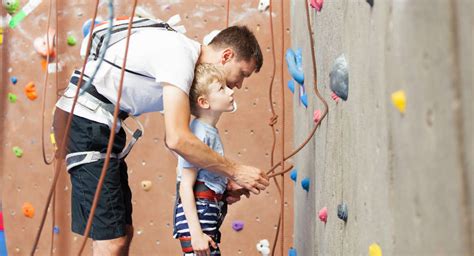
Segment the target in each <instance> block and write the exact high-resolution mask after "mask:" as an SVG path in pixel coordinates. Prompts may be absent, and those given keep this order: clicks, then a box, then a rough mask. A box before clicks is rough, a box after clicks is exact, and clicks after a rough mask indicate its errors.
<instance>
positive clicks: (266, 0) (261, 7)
mask: <svg viewBox="0 0 474 256" xmlns="http://www.w3.org/2000/svg"><path fill="white" fill-rule="evenodd" d="M269 7H270V0H260V1H259V2H258V8H257V9H258V11H259V12H265V11H267V10H268V8H269Z"/></svg>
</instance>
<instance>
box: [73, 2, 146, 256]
mask: <svg viewBox="0 0 474 256" xmlns="http://www.w3.org/2000/svg"><path fill="white" fill-rule="evenodd" d="M137 2H138V0H134V1H133V7H132V14H131V15H130V21H129V22H128V29H127V38H126V43H125V55H124V57H123V63H122V69H121V73H120V82H119V88H118V95H117V103H116V104H115V109H114V121H113V123H112V127H111V129H110V137H109V143H108V145H107V152H106V157H105V162H104V166H103V167H102V171H101V174H100V178H99V183H98V184H97V189H96V191H95V195H94V200H93V201H92V208H91V211H90V213H89V216H88V219H87V225H86V230H85V231H84V240H83V241H82V245H81V248H80V250H79V253H78V255H81V254H82V251H83V250H84V247H85V246H86V242H87V239H88V237H89V231H90V229H91V226H92V220H93V219H94V213H95V209H96V207H97V203H98V202H99V198H100V192H101V190H102V185H103V184H104V179H105V174H106V173H107V168H108V167H109V162H110V154H111V153H112V146H113V144H114V139H115V129H116V128H117V119H118V113H119V111H120V99H121V98H122V88H123V78H124V75H125V67H126V65H127V56H128V47H129V43H130V34H131V31H132V24H133V17H134V16H135V9H136V8H137ZM91 31H92V30H91ZM91 38H92V36H91Z"/></svg>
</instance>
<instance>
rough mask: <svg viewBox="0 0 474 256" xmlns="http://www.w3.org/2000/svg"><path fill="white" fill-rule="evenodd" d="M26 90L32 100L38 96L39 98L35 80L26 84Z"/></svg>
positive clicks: (27, 95)
mask: <svg viewBox="0 0 474 256" xmlns="http://www.w3.org/2000/svg"><path fill="white" fill-rule="evenodd" d="M24 92H25V95H26V97H28V99H30V100H35V99H36V98H38V94H37V93H36V86H35V84H34V83H33V82H29V83H28V84H27V85H26V86H25V88H24Z"/></svg>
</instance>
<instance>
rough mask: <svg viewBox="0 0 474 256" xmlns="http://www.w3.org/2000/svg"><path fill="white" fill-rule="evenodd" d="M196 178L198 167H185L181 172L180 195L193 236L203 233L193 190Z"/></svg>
mask: <svg viewBox="0 0 474 256" xmlns="http://www.w3.org/2000/svg"><path fill="white" fill-rule="evenodd" d="M196 178H197V170H196V168H184V169H183V171H182V172H181V183H180V185H179V195H180V197H181V203H182V204H183V210H184V216H186V220H187V221H188V226H189V233H191V237H196V236H198V235H200V234H201V233H202V230H201V225H200V224H199V219H198V214H197V208H196V199H195V198H194V191H193V187H194V183H195V182H196Z"/></svg>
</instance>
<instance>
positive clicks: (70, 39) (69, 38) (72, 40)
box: [67, 35, 77, 46]
mask: <svg viewBox="0 0 474 256" xmlns="http://www.w3.org/2000/svg"><path fill="white" fill-rule="evenodd" d="M76 43H77V40H76V38H75V37H74V36H73V35H68V36H67V44H68V45H69V46H74V45H76Z"/></svg>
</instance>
